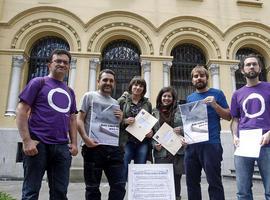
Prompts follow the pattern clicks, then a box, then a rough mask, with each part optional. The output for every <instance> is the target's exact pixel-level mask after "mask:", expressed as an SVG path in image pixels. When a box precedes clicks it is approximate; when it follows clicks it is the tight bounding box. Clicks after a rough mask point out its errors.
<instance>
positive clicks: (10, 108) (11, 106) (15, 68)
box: [5, 55, 25, 117]
mask: <svg viewBox="0 0 270 200" xmlns="http://www.w3.org/2000/svg"><path fill="white" fill-rule="evenodd" d="M24 62H25V58H24V57H23V56H22V55H14V56H12V75H11V81H10V88H9V96H8V105H7V110H6V113H5V116H8V117H11V116H15V115H16V107H17V103H18V95H19V89H20V81H21V72H22V67H23V64H24Z"/></svg>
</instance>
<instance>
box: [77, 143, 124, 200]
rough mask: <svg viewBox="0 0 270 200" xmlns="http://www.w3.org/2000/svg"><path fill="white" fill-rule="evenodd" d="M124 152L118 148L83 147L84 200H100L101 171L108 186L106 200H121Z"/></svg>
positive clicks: (122, 194) (122, 196)
mask: <svg viewBox="0 0 270 200" xmlns="http://www.w3.org/2000/svg"><path fill="white" fill-rule="evenodd" d="M123 154H124V152H123V151H122V150H121V149H120V147H115V146H105V145H99V146H97V147H94V148H88V147H87V146H85V145H84V146H83V148H82V156H83V159H84V180H85V185H86V188H85V190H86V191H85V199H86V200H101V193H100V190H99V186H100V181H101V176H102V171H104V173H105V175H106V177H107V179H108V182H109V185H110V191H109V198H108V200H122V199H124V197H125V193H126V189H125V186H126V182H125V178H124V165H123Z"/></svg>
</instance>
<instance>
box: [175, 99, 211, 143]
mask: <svg viewBox="0 0 270 200" xmlns="http://www.w3.org/2000/svg"><path fill="white" fill-rule="evenodd" d="M179 108H180V112H181V116H182V122H183V128H184V136H185V141H186V143H188V144H193V143H198V142H204V141H208V140H209V133H208V116H207V105H206V104H205V103H204V102H203V101H195V102H191V103H187V104H182V105H180V106H179Z"/></svg>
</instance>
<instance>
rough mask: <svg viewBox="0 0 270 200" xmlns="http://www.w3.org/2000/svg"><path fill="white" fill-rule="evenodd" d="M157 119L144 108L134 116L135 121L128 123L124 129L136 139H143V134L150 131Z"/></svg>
mask: <svg viewBox="0 0 270 200" xmlns="http://www.w3.org/2000/svg"><path fill="white" fill-rule="evenodd" d="M157 121H158V120H157V119H156V118H155V117H153V116H152V115H151V114H150V113H148V112H147V111H146V110H144V109H141V111H140V112H139V113H138V114H137V115H136V117H135V122H134V123H133V124H131V125H128V127H127V128H126V130H127V131H128V132H129V133H130V134H132V135H133V136H134V137H136V138H137V139H138V140H140V141H143V139H144V138H145V135H146V134H147V133H149V132H150V131H151V129H152V128H153V126H154V125H155V124H156V123H157Z"/></svg>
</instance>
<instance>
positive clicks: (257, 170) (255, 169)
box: [230, 167, 260, 176]
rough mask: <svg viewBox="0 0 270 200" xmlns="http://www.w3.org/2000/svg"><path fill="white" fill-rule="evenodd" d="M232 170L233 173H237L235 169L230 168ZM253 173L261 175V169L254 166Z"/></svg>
mask: <svg viewBox="0 0 270 200" xmlns="http://www.w3.org/2000/svg"><path fill="white" fill-rule="evenodd" d="M230 171H231V174H235V169H230ZM253 175H256V176H260V171H259V169H258V167H255V168H254V172H253Z"/></svg>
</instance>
